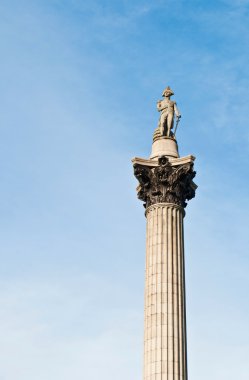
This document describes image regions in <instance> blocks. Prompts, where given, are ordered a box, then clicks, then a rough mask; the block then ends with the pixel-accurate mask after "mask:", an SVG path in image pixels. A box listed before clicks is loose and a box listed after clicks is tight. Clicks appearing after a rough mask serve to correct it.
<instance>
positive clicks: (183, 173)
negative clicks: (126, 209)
mask: <svg viewBox="0 0 249 380" xmlns="http://www.w3.org/2000/svg"><path fill="white" fill-rule="evenodd" d="M167 144H168V141H167ZM160 149H161V147H160ZM172 151H173V149H170V150H169V152H168V151H167V150H166V149H165V153H166V154H167V153H168V154H167V155H166V154H165V155H163V156H160V157H158V156H157V157H156V156H154V154H155V152H154V153H153V159H149V160H146V159H142V158H134V159H133V160H132V161H133V166H134V174H135V177H136V178H137V180H138V181H139V185H138V187H137V194H138V198H139V199H140V200H142V201H143V202H144V207H145V210H146V211H145V215H146V218H147V236H146V280H145V318H144V323H145V326H144V380H187V378H188V375H187V342H186V310H185V309H186V307H185V278H184V238H183V217H184V215H185V211H184V208H185V207H186V206H187V203H186V201H187V200H190V199H192V198H193V197H194V196H195V190H196V187H197V186H196V185H195V184H194V182H193V178H194V176H195V171H194V170H193V161H194V157H193V156H187V157H182V158H179V157H172V154H171V153H172ZM175 156H176V155H175Z"/></svg>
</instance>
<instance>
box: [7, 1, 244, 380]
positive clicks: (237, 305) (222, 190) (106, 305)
mask: <svg viewBox="0 0 249 380" xmlns="http://www.w3.org/2000/svg"><path fill="white" fill-rule="evenodd" d="M248 25H249V1H248V0H244V1H243V0H223V1H220V0H216V1H214V0H213V1H210V0H209V1H206V0H201V1H197V0H196V1H194V0H188V1H187V0H153V1H151V0H150V1H146V0H116V1H115V0H26V1H25V0H1V1H0V33H1V42H0V48H1V59H0V101H1V112H0V122H1V124H0V231H1V255H0V258H1V265H0V380H69V379H70V380H71V379H74V380H100V379H101V380H112V379H113V380H116V379H117V378H118V380H127V379H129V380H141V378H142V377H141V376H142V350H143V347H142V345H143V288H144V261H145V217H144V210H143V207H142V203H141V202H140V201H138V200H137V199H136V191H135V188H136V185H137V182H136V180H135V178H134V177H133V170H132V166H131V162H130V160H131V158H132V157H134V156H139V157H148V156H149V154H150V149H151V142H152V134H153V131H154V129H155V127H156V125H157V119H158V113H157V111H156V101H157V100H158V99H159V98H160V95H161V92H162V90H163V89H164V87H165V86H166V85H170V86H171V87H172V89H173V90H174V92H175V97H174V99H176V100H177V103H178V106H179V108H180V110H181V113H182V120H181V123H180V126H179V130H178V142H179V146H180V153H181V155H183V156H184V155H187V154H193V155H195V156H196V170H197V177H196V183H197V184H198V186H199V187H198V191H197V195H196V198H195V199H193V200H192V201H191V202H190V204H189V205H188V207H187V210H186V211H187V214H186V217H185V247H186V280H187V323H188V358H189V379H191V380H200V379H202V380H210V379H213V380H234V379H239V380H248V373H249V361H248V355H249V327H248V326H249V297H248V289H249V276H248V272H249V252H248V251H249V250H248V245H249V241H248V240H249V239H248V236H249V232H248V211H249V207H248V206H249V204H248V203H249V202H248V199H247V194H248V185H249V169H248V167H249V159H248V148H249V123H248V109H249V108H248V100H249V65H248V61H249V26H248Z"/></svg>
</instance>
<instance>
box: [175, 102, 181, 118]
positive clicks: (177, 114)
mask: <svg viewBox="0 0 249 380" xmlns="http://www.w3.org/2000/svg"><path fill="white" fill-rule="evenodd" d="M174 111H175V115H176V117H178V118H180V117H181V113H180V110H179V108H177V105H176V103H174Z"/></svg>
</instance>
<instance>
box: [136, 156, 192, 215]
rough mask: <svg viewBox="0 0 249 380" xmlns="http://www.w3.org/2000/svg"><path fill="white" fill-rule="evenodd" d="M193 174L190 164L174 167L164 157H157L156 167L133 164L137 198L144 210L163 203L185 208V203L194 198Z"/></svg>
mask: <svg viewBox="0 0 249 380" xmlns="http://www.w3.org/2000/svg"><path fill="white" fill-rule="evenodd" d="M195 174H196V172H195V171H194V170H193V163H192V162H191V163H186V164H181V165H179V166H177V167H175V166H172V165H171V164H170V162H169V160H168V158H167V157H166V156H162V157H159V159H158V166H156V167H147V166H145V165H140V164H134V175H135V177H136V178H137V180H138V182H139V186H138V187H137V195H138V198H139V199H140V200H142V201H143V202H144V206H145V207H146V208H147V207H149V206H150V205H152V204H155V203H164V202H166V203H175V204H177V205H179V206H182V207H186V206H187V203H186V201H187V200H190V199H192V198H194V196H195V189H196V185H195V184H194V182H193V178H194V177H195Z"/></svg>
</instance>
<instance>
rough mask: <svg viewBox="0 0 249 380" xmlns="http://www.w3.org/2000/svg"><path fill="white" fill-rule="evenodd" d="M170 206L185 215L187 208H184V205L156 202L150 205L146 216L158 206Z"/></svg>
mask: <svg viewBox="0 0 249 380" xmlns="http://www.w3.org/2000/svg"><path fill="white" fill-rule="evenodd" d="M168 207H171V208H175V209H177V210H179V211H180V212H182V215H183V216H185V210H184V208H182V206H179V205H177V204H175V203H155V204H153V205H151V206H149V207H148V208H147V209H146V210H145V216H146V217H147V215H148V214H149V213H150V212H151V211H153V210H155V209H156V208H168Z"/></svg>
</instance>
